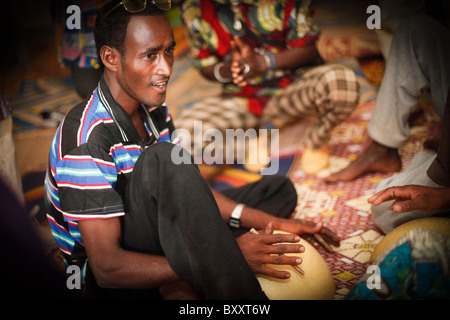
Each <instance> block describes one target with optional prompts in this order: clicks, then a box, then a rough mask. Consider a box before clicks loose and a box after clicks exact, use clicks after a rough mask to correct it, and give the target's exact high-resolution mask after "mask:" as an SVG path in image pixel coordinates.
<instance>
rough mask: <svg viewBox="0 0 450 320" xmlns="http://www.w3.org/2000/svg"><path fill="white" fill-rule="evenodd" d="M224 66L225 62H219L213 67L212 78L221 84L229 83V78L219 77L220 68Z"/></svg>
mask: <svg viewBox="0 0 450 320" xmlns="http://www.w3.org/2000/svg"><path fill="white" fill-rule="evenodd" d="M224 64H225V62H219V63H216V65H215V66H214V77H215V78H216V79H217V81H219V82H222V83H228V82H230V81H231V79H230V78H224V77H222V76H221V75H220V68H222V66H223V65H224Z"/></svg>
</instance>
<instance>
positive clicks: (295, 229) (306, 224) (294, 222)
mask: <svg viewBox="0 0 450 320" xmlns="http://www.w3.org/2000/svg"><path fill="white" fill-rule="evenodd" d="M277 229H279V230H283V231H286V232H290V233H293V234H298V235H302V234H315V233H318V234H320V235H321V236H322V238H323V239H324V240H325V242H327V243H328V244H332V245H333V246H335V247H339V245H340V242H341V239H340V238H339V236H338V235H336V234H335V233H334V232H333V231H332V230H330V229H328V228H327V227H325V226H323V224H322V222H319V223H314V222H312V221H307V220H302V219H280V221H278V222H277Z"/></svg>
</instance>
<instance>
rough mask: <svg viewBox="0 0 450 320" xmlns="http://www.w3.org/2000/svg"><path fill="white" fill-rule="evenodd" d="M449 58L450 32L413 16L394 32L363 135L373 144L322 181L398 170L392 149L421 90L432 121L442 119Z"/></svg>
mask: <svg viewBox="0 0 450 320" xmlns="http://www.w3.org/2000/svg"><path fill="white" fill-rule="evenodd" d="M449 56H450V31H449V30H448V29H447V28H445V27H444V26H442V25H441V24H439V23H438V22H436V21H435V20H433V19H431V18H429V17H426V16H414V17H411V18H408V19H405V20H404V22H402V23H401V24H400V25H399V26H398V28H397V30H396V31H395V34H394V40H393V42H392V46H391V50H390V55H389V59H388V61H387V65H386V71H385V74H384V76H383V81H382V84H381V87H380V91H379V93H378V98H377V102H376V105H375V108H374V112H373V115H372V119H371V120H370V122H369V126H368V129H367V130H368V134H369V136H370V138H371V139H372V140H373V142H372V143H371V144H370V145H369V147H368V148H367V150H365V151H364V152H363V153H362V154H361V155H360V156H359V157H358V158H357V159H356V160H355V161H354V162H352V163H351V164H350V165H349V166H348V167H347V168H345V169H343V170H341V171H339V172H337V173H335V174H333V175H330V176H329V177H327V178H326V180H327V181H328V182H336V181H350V180H353V179H355V178H357V177H359V176H360V175H362V174H364V173H368V172H396V171H399V170H400V169H401V159H400V156H399V154H398V151H397V149H398V148H399V147H400V146H402V145H403V144H404V143H405V142H406V140H408V138H409V124H408V118H409V115H410V114H411V111H412V108H413V106H414V105H415V104H416V103H417V101H418V99H419V98H420V96H421V95H422V89H423V88H428V89H430V98H431V102H432V105H433V108H434V109H435V110H436V112H437V113H438V115H440V116H441V117H442V116H443V114H444V108H445V101H446V95H447V91H448V88H449V87H450V62H449V59H448V57H449Z"/></svg>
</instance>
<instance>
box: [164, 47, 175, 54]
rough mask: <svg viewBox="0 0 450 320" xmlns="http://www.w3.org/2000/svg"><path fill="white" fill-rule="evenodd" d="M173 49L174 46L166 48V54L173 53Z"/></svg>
mask: <svg viewBox="0 0 450 320" xmlns="http://www.w3.org/2000/svg"><path fill="white" fill-rule="evenodd" d="M174 50H175V48H169V49H167V50H166V53H167V54H173V51H174Z"/></svg>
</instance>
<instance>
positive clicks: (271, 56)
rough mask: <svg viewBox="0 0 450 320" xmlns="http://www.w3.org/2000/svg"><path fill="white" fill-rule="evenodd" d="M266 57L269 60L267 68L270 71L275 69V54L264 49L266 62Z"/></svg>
mask: <svg viewBox="0 0 450 320" xmlns="http://www.w3.org/2000/svg"><path fill="white" fill-rule="evenodd" d="M267 57H268V58H269V60H270V63H268V64H267V66H268V69H269V70H270V71H273V70H275V69H276V68H275V67H276V60H275V55H274V54H273V53H272V52H270V51H267V50H266V51H265V52H264V59H266V62H267Z"/></svg>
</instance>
